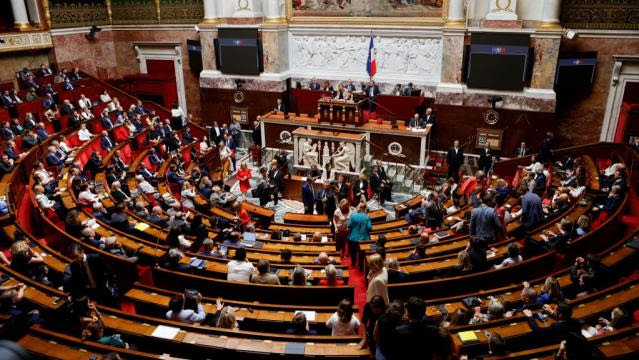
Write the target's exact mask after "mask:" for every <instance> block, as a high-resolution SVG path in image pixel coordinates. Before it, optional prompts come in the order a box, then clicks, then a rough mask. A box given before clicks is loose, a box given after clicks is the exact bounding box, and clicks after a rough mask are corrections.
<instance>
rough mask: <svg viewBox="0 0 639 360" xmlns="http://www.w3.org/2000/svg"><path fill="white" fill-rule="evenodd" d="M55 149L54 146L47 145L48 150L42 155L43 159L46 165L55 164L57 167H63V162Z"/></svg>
mask: <svg viewBox="0 0 639 360" xmlns="http://www.w3.org/2000/svg"><path fill="white" fill-rule="evenodd" d="M55 151H56V149H55V146H49V152H48V153H47V155H46V156H45V157H44V160H45V161H46V163H47V166H57V167H58V168H59V169H62V168H63V167H64V162H63V161H62V160H60V158H59V157H58V155H56V153H55Z"/></svg>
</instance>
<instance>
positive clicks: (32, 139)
mask: <svg viewBox="0 0 639 360" xmlns="http://www.w3.org/2000/svg"><path fill="white" fill-rule="evenodd" d="M37 144H38V137H37V136H36V134H35V133H34V132H33V130H27V133H26V134H25V135H24V136H23V137H22V151H28V150H29V149H31V148H32V147H34V146H36V145H37Z"/></svg>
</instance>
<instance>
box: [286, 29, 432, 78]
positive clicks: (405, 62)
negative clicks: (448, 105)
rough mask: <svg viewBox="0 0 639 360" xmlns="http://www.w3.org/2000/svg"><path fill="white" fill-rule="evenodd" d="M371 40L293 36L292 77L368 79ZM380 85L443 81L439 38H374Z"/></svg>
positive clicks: (366, 37)
mask: <svg viewBox="0 0 639 360" xmlns="http://www.w3.org/2000/svg"><path fill="white" fill-rule="evenodd" d="M369 44H370V37H368V36H357V35H346V36H343V35H301V34H292V35H291V38H290V42H289V46H290V49H291V50H290V64H291V66H290V69H291V72H292V73H293V76H297V77H314V76H323V77H326V76H332V77H335V78H336V79H346V78H353V79H360V80H361V79H364V78H367V77H368V74H367V72H366V61H367V59H368V48H369ZM375 49H376V61H377V75H375V78H374V80H376V81H378V82H385V81H390V82H393V83H395V82H397V80H400V81H401V80H407V81H412V82H414V83H418V84H436V83H438V82H439V79H440V72H441V62H442V42H441V38H439V37H419V38H402V37H375Z"/></svg>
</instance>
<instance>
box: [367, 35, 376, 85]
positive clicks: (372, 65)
mask: <svg viewBox="0 0 639 360" xmlns="http://www.w3.org/2000/svg"><path fill="white" fill-rule="evenodd" d="M375 55H376V54H375V42H374V41H373V37H372V36H371V43H370V46H369V47H368V61H366V71H368V76H370V77H371V78H372V77H373V76H375V74H376V73H377V60H376V59H375V58H376V56H375Z"/></svg>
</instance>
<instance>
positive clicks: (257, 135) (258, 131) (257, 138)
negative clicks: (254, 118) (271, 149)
mask: <svg viewBox="0 0 639 360" xmlns="http://www.w3.org/2000/svg"><path fill="white" fill-rule="evenodd" d="M252 135H253V143H254V144H255V145H258V146H262V126H261V125H257V127H256V128H253V134H252Z"/></svg>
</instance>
